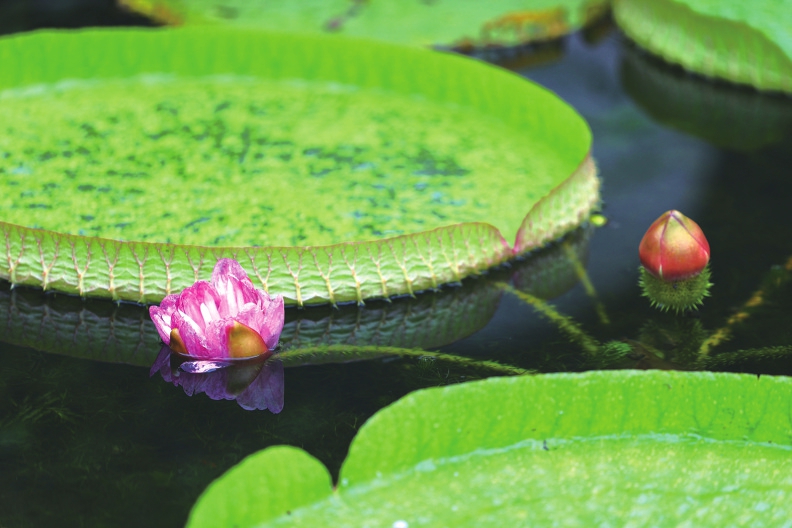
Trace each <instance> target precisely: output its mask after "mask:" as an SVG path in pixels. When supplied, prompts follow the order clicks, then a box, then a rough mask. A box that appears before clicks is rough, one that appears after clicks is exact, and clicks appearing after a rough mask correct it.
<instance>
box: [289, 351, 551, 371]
mask: <svg viewBox="0 0 792 528" xmlns="http://www.w3.org/2000/svg"><path fill="white" fill-rule="evenodd" d="M330 355H335V356H336V357H338V358H339V359H340V360H341V361H355V360H363V359H371V358H373V357H382V356H403V357H433V358H436V359H438V360H441V361H448V362H451V363H455V364H457V365H460V366H464V367H477V368H486V369H489V370H493V371H495V372H498V373H500V374H505V375H509V376H519V375H523V374H535V371H533V370H527V369H523V368H520V367H515V366H513V365H504V364H502V363H498V362H497V361H492V360H481V359H474V358H469V357H464V356H457V355H454V354H444V353H442V352H432V351H427V350H422V349H420V348H399V347H391V346H376V345H371V346H351V345H324V346H314V347H305V348H295V349H292V350H287V351H285V352H282V353H281V354H280V358H281V361H283V363H284V365H288V364H294V365H297V364H300V363H306V364H308V363H310V361H308V360H309V359H314V358H317V359H319V361H317V362H321V359H322V356H330Z"/></svg>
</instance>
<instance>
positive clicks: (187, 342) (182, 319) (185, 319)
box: [172, 311, 209, 357]
mask: <svg viewBox="0 0 792 528" xmlns="http://www.w3.org/2000/svg"><path fill="white" fill-rule="evenodd" d="M172 321H173V327H174V328H177V329H178V330H179V336H180V337H181V339H182V341H183V342H184V347H185V348H186V349H187V353H188V354H189V355H191V356H195V357H207V356H208V353H209V351H208V350H207V344H206V335H205V334H204V330H203V329H202V328H200V327H199V326H198V325H197V323H196V322H195V321H193V320H192V319H191V318H190V317H189V316H187V315H186V314H184V313H183V312H181V311H176V312H175V313H174V314H173V318H172Z"/></svg>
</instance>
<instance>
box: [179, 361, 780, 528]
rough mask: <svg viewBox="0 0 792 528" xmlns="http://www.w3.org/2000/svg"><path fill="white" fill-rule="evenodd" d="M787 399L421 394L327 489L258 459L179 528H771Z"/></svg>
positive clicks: (373, 430) (400, 405)
mask: <svg viewBox="0 0 792 528" xmlns="http://www.w3.org/2000/svg"><path fill="white" fill-rule="evenodd" d="M790 395H792V383H790V380H789V379H788V378H785V377H773V376H762V377H761V378H757V377H756V376H752V375H735V374H723V373H719V374H715V373H698V372H696V373H689V372H674V371H593V372H587V373H583V374H549V375H539V376H517V377H508V378H489V379H487V380H483V381H475V382H470V383H464V384H459V385H454V386H450V387H445V388H433V389H425V390H421V391H416V392H413V393H411V394H409V395H407V396H405V397H404V398H402V399H400V400H398V401H397V402H396V403H394V404H392V405H390V406H389V407H386V408H384V409H382V410H380V411H379V412H378V413H376V414H375V415H374V416H373V417H371V418H370V419H369V420H368V421H367V422H366V423H365V424H364V425H363V427H362V428H361V429H360V431H359V432H358V434H357V436H356V437H355V438H354V440H353V441H352V444H351V446H350V449H349V454H348V455H347V458H346V460H345V461H344V462H343V464H342V466H341V470H340V475H339V479H338V486H337V487H333V486H332V481H331V477H330V474H329V472H328V470H327V469H326V468H325V467H324V465H322V464H321V462H319V461H318V460H316V459H315V458H313V457H312V456H311V455H309V454H308V453H306V452H305V451H303V450H301V449H297V448H294V447H290V446H275V447H270V448H268V449H265V450H263V451H259V452H258V453H255V454H253V455H250V456H249V457H248V458H246V459H245V460H243V461H242V462H241V463H239V464H238V465H237V466H235V467H233V468H231V469H230V470H229V471H228V472H226V473H225V474H224V475H223V476H221V477H220V478H218V479H217V480H215V481H214V482H213V483H212V484H210V485H209V487H208V488H207V489H206V491H204V493H203V494H202V495H201V497H199V499H198V501H197V502H196V504H195V506H194V507H193V509H192V511H191V513H190V517H189V519H188V522H187V526H189V527H191V528H198V527H201V526H218V525H234V526H271V525H275V526H294V525H298V526H311V525H315V524H316V523H317V522H319V523H320V524H321V523H322V522H324V523H327V524H329V525H333V524H338V523H344V522H345V523H348V524H350V525H358V524H361V523H363V519H365V520H366V522H369V523H372V522H374V523H376V524H377V525H382V526H390V525H391V524H393V525H396V521H397V520H403V521H404V522H403V523H400V524H402V525H404V523H406V524H409V525H412V524H414V523H415V524H422V525H432V526H434V525H443V526H446V525H447V526H478V525H481V524H485V525H493V526H494V525H504V526H516V525H524V524H525V523H526V522H528V521H529V520H530V522H531V524H535V525H542V526H544V525H549V524H556V525H562V526H580V525H590V524H594V525H597V524H601V523H606V522H608V521H609V520H612V519H614V518H616V517H618V518H630V519H631V520H632V521H633V522H634V523H636V525H640V526H650V525H651V526H679V525H683V524H688V523H693V524H696V525H706V526H722V525H723V524H724V523H726V524H728V522H727V521H726V519H732V518H735V517H732V516H734V515H737V516H740V519H741V521H742V522H743V523H745V524H750V523H751V522H754V523H759V524H769V525H775V524H778V523H779V522H780V521H781V520H786V517H787V516H788V514H787V511H786V510H787V508H786V505H787V503H786V502H785V497H786V495H787V494H788V493H789V490H790V488H792V479H790V478H789V477H788V472H787V471H786V470H787V469H788V467H789V464H790V451H791V450H792V446H791V445H790V430H792V429H791V427H792V423H791V422H790V414H789V410H790V403H789V401H790ZM780 466H783V467H784V468H783V469H781V467H780ZM735 486H738V487H739V489H740V494H739V497H737V496H735V495H734V489H735ZM261 489H268V490H271V493H268V494H266V495H264V496H262V494H261V493H260V490H261ZM493 501H495V502H493ZM570 505H574V506H570ZM726 512H728V513H726ZM317 519H321V521H317ZM419 521H420V522H419Z"/></svg>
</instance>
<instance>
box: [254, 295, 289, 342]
mask: <svg viewBox="0 0 792 528" xmlns="http://www.w3.org/2000/svg"><path fill="white" fill-rule="evenodd" d="M258 294H259V297H260V298H261V306H262V311H263V312H264V322H263V324H262V326H260V327H259V328H258V332H259V334H261V337H262V338H264V342H265V343H267V348H268V349H270V350H272V349H274V348H275V347H276V346H278V340H279V339H280V335H281V332H283V324H284V317H285V313H284V307H283V297H281V296H280V295H276V296H274V297H270V296H269V295H267V294H266V293H265V292H263V291H261V290H258Z"/></svg>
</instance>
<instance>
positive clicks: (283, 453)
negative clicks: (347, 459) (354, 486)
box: [192, 446, 332, 528]
mask: <svg viewBox="0 0 792 528" xmlns="http://www.w3.org/2000/svg"><path fill="white" fill-rule="evenodd" d="M262 468H266V469H265V470H264V471H262ZM233 471H234V474H235V475H236V478H235V479H231V480H223V481H221V480H218V481H215V482H214V483H213V484H211V485H210V486H209V490H211V491H209V493H217V494H221V495H224V496H228V497H236V500H234V501H230V502H226V503H225V504H223V505H219V504H208V503H206V504H204V505H198V506H196V507H195V510H194V512H195V513H194V515H195V520H194V521H193V522H192V526H195V527H200V526H206V527H207V528H216V527H218V526H229V527H230V526H235V527H236V526H248V525H249V520H250V519H251V518H254V517H255V516H256V515H257V513H258V511H259V510H260V509H262V508H264V509H266V510H268V511H277V512H279V513H280V514H283V515H289V512H290V511H291V510H296V509H297V508H300V507H302V506H307V505H309V504H311V503H313V502H316V501H319V500H322V499H325V498H327V497H328V496H329V495H330V494H331V492H332V487H331V485H332V482H331V480H330V473H329V472H328V471H327V468H325V467H324V466H323V465H322V463H321V462H319V461H318V460H316V459H315V458H313V457H312V456H311V455H309V454H308V453H306V452H305V451H303V450H301V449H296V448H294V447H289V446H276V447H270V448H269V449H265V450H263V451H260V452H258V453H256V454H254V455H251V456H249V457H247V458H246V459H245V460H243V461H242V462H241V463H240V464H238V465H236V466H235V467H234V469H233ZM282 475H289V476H290V478H289V479H288V481H284V480H283V479H282Z"/></svg>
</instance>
